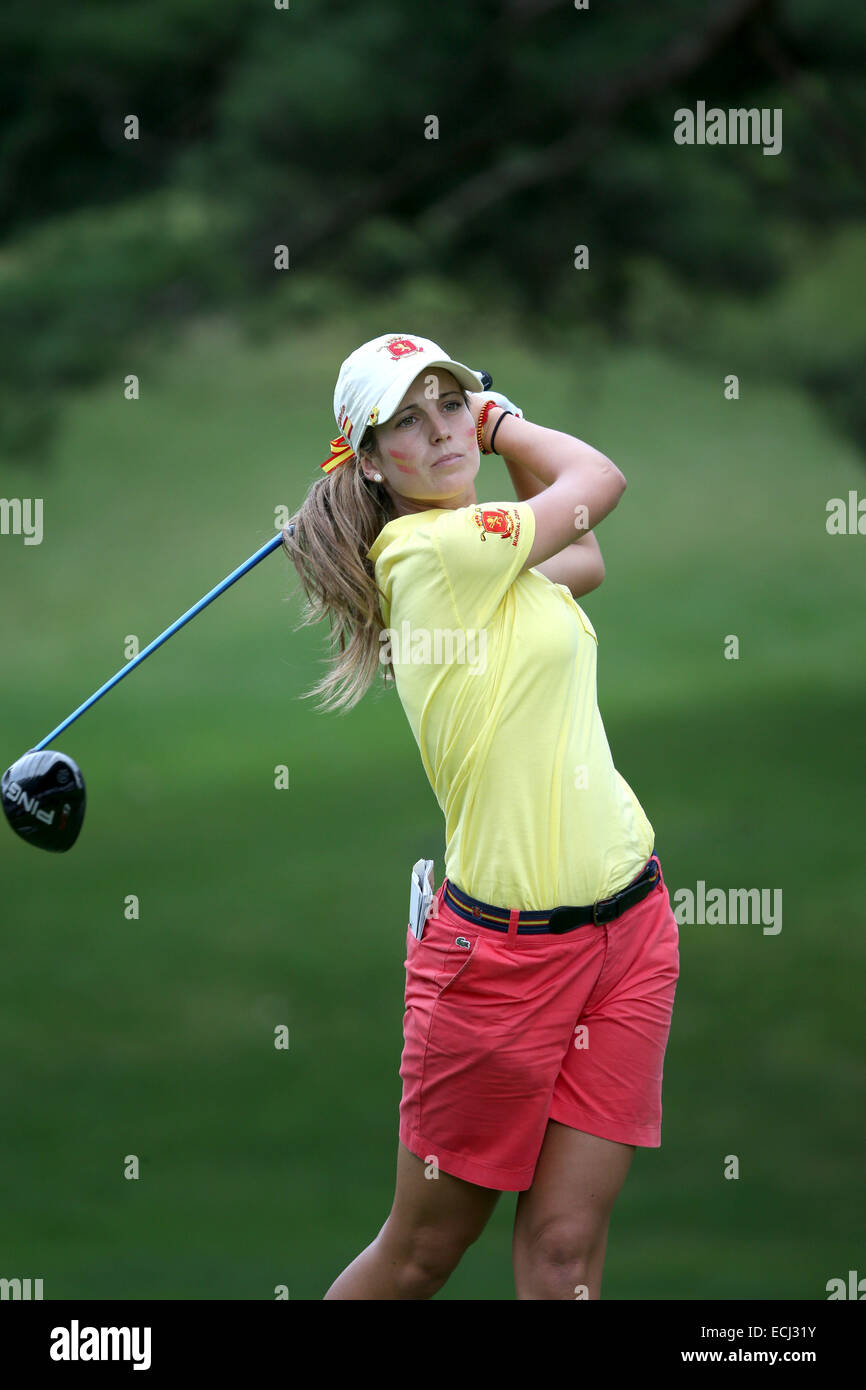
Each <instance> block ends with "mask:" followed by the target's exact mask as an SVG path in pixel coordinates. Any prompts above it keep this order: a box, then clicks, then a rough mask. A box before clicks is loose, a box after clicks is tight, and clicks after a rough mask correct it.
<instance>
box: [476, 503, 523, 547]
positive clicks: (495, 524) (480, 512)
mask: <svg viewBox="0 0 866 1390" xmlns="http://www.w3.org/2000/svg"><path fill="white" fill-rule="evenodd" d="M472 518H473V520H474V522H475V525H476V526H477V527H478V529H479V530H480V532H481V540H483V541H484V540H486V539H487V536H486V535H485V532H489V534H490V535H492V536H502V537H503V538H504V539H505V540H508V539H509V537H510V536H512V535H513V534H514V518H513V516H512V515H511V513H510V512H506V511H503V510H502V508H501V507H476V508H475V510H474V512H473V513H472ZM519 528H520V523H519V521H518V533H519ZM516 543H517V537H516V536H515V544H516Z"/></svg>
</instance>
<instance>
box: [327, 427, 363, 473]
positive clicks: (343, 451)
mask: <svg viewBox="0 0 866 1390" xmlns="http://www.w3.org/2000/svg"><path fill="white" fill-rule="evenodd" d="M354 457H355V452H354V450H353V448H352V446H351V444H349V443H347V441H346V440H345V439H344V438H343V436H342V435H341V434H338V435H337V438H336V439H332V440H331V452H330V454H329V455H328V457H327V458H326V459H325V462H324V463H323V464H322V468H323V469H324V471H325V472H326V473H330V472H331V470H332V469H334V468H339V466H340V464H341V463H348V462H349V459H353V458H354Z"/></svg>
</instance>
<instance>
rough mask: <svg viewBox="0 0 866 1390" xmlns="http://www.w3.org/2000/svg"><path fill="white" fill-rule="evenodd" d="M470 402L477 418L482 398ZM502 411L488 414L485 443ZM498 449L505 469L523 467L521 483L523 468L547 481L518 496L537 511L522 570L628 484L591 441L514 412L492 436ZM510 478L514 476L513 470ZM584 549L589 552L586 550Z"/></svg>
mask: <svg viewBox="0 0 866 1390" xmlns="http://www.w3.org/2000/svg"><path fill="white" fill-rule="evenodd" d="M470 402H471V408H472V411H473V415H474V417H475V419H476V420H477V419H478V415H479V412H480V410H481V406H482V405H483V402H484V397H483V395H481V394H479V395H477V396H476V395H472V396H471V397H470ZM501 415H502V407H500V406H495V407H494V409H493V410H491V411H490V412H489V413H488V415H487V419H486V421H485V425H484V438H485V443H486V442H487V441H488V440H489V439H490V435H491V433H492V431H493V428H494V426H495V425H496V423H497V421H498V420H499V418H500V416H501ZM496 450H497V453H501V455H502V456H503V457H504V458H505V460H506V463H507V464H508V465H509V471H511V465H517V467H519V468H520V469H521V473H520V474H519V475H518V476H519V479H520V482H521V483H522V484H526V481H527V480H526V477H525V472H528V473H530V474H532V475H533V476H534V477H535V478H536V479H539V480H540V481H541V483H544V484H547V486H546V487H543V488H541V489H540V490H539V491H537V492H533V493H532V494H531V495H530V496H529V497H527V498H524V499H520V500H525V501H528V502H529V503H530V505H531V506H532V510H533V512H534V514H535V537H534V539H533V543H532V548H531V549H530V552H529V555H528V556H527V559H526V564H525V565H524V568H525V569H528V568H533V567H540V566H541V564H543V563H544V562H545V561H547V560H550V559H551V558H552V557H553V556H558V555H559V553H560V551H563V550H565V549H566V547H569V549H570V548H571V547H572V545H573V543H574V542H575V541H576V540H577V539H579V538H580V537H581V536H583V535H585V534H586V533H588V532H589V531H591V529H592V528H593V527H594V526H597V525H598V523H599V522H600V521H603V520H604V518H605V517H606V516H607V515H608V514H609V513H610V512H612V511H613V509H614V507H615V506H616V505H617V503H618V502H619V499H620V497H621V496H622V494H623V492H624V491H625V489H626V479H625V477H624V475H623V474H622V473H621V472H620V470H619V469H618V468H617V466H616V464H615V463H612V462H611V460H610V459H609V458H607V457H606V456H605V455H604V454H602V453H600V452H599V450H598V449H594V448H593V447H592V445H590V444H586V443H584V442H583V440H581V439H577V438H575V436H574V435H570V434H564V433H563V432H562V431H560V430H552V429H547V428H546V427H545V426H544V425H534V424H531V423H530V422H529V421H528V420H521V419H519V418H518V417H517V416H514V415H506V416H505V417H504V418H503V419H502V423H501V425H500V426H499V430H498V432H497V435H496ZM512 478H513V479H514V478H515V474H514V473H512ZM575 553H576V552H575ZM586 553H587V554H589V553H591V552H590V551H589V549H587V551H586ZM582 557H583V552H581V558H582ZM557 582H562V583H565V582H567V581H566V580H562V581H557ZM598 582H599V583H600V582H601V580H600V579H599V581H598ZM592 587H595V585H592ZM584 592H586V590H584Z"/></svg>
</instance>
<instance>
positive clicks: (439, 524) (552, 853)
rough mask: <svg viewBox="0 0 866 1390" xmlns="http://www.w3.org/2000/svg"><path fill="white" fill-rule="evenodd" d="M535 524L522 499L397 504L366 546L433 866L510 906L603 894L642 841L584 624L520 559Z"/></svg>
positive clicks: (634, 866)
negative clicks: (426, 799)
mask: <svg viewBox="0 0 866 1390" xmlns="http://www.w3.org/2000/svg"><path fill="white" fill-rule="evenodd" d="M534 535H535V514H534V513H533V511H532V508H531V507H530V505H529V503H528V502H514V501H511V502H485V503H479V504H477V505H473V506H468V507H459V508H457V509H453V508H434V509H432V510H430V511H425V512H417V513H415V514H414V515H412V516H403V517H397V518H396V519H395V520H394V521H391V522H389V523H388V524H387V525H386V526H385V527H383V529H382V530H381V531H380V532H379V535H378V536H377V537H376V540H375V541H374V542H373V545H372V546H371V547H370V549H369V551H368V552H367V554H368V557H369V559H370V560H371V561H373V562H374V565H375V573H376V582H377V584H378V585H379V587H380V588H381V589H382V591H383V592H384V594H385V601H384V603H383V604H382V616H383V617H384V620H385V624H386V628H387V633H385V634H383V640H382V648H381V650H382V654H383V655H384V654H385V651H386V650H387V652H388V653H390V655H391V659H392V660H393V662H394V674H395V678H396V685H397V693H398V695H399V697H400V701H401V703H402V705H403V708H404V710H405V712H406V717H407V719H408V720H409V724H410V726H411V729H412V733H413V734H414V736H415V740H416V742H417V744H418V747H419V749H420V752H421V760H422V762H423V764H424V770H425V772H426V773H427V777H428V778H429V781H430V785H431V787H432V788H433V791H434V793H435V796H436V799H437V801H438V803H439V805H440V807H441V808H442V811H443V812H444V815H445V873H446V874H447V876H448V878H449V879H451V880H453V882H454V883H455V884H456V885H457V886H458V888H462V889H463V890H464V892H466V893H469V894H470V895H471V896H472V897H474V898H480V899H481V900H482V901H484V902H488V903H492V904H494V905H496V906H501V907H516V908H521V909H532V908H534V909H540V908H552V907H559V906H562V905H564V904H572V905H584V904H588V903H593V902H598V901H599V899H601V898H605V897H609V896H610V895H611V894H613V893H615V892H617V891H618V890H619V889H620V888H623V887H624V886H625V884H627V883H628V882H629V881H630V880H631V879H632V878H634V876H635V875H636V874H637V873H638V872H639V871H640V870H641V869H642V868H643V866H644V864H645V863H646V861H647V859H648V858H649V856H650V854H651V853H652V850H653V845H654V842H655V835H654V831H653V828H652V826H651V824H650V822H649V821H648V820H647V817H646V815H645V814H644V811H643V808H642V806H641V804H640V802H639V801H638V799H637V797H636V796H635V794H634V792H633V791H632V789H631V787H630V786H629V785H628V783H627V782H626V781H625V780H624V778H623V777H621V776H620V774H619V773H618V772H617V770H616V768H615V767H614V765H613V759H612V757H611V752H610V748H609V747H608V742H607V736H606V735H605V731H604V725H603V724H602V720H601V715H600V713H599V709H598V701H597V694H596V656H597V648H598V639H597V637H596V634H595V629H594V628H593V626H592V623H591V622H590V620H589V618H588V617H587V616H586V614H585V613H584V611H583V609H582V608H581V606H580V604H579V603H576V602H575V600H574V598H573V597H572V595H571V593H570V592H569V590H568V589H567V588H566V586H565V585H564V584H554V583H553V582H552V581H551V580H550V579H548V578H547V577H546V575H543V574H541V573H540V571H539V570H537V569H535V568H533V569H529V570H522V566H523V563H524V561H525V560H526V557H527V555H528V554H529V551H530V550H531V548H532V542H533V538H534ZM436 881H437V884H438V883H439V882H441V877H440V875H439V871H438V870H437V879H436Z"/></svg>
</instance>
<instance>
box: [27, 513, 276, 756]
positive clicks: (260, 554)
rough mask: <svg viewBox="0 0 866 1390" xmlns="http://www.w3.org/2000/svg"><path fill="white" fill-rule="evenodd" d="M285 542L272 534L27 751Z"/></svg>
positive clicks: (74, 716)
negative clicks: (269, 538) (252, 553)
mask: <svg viewBox="0 0 866 1390" xmlns="http://www.w3.org/2000/svg"><path fill="white" fill-rule="evenodd" d="M282 542H283V536H282V532H278V533H277V535H275V536H273V537H272V538H271V540H269V541H268V542H267V543H266V544H265V545H263V546H262V547H261V549H260V550H257V551H256V553H255V555H251V556H250V558H249V559H248V560H245V561H244V563H243V564H242V565H238V568H237V569H236V570H233V571H232V573H231V574H229V575H227V576H226V578H225V579H223V580H222V582H221V583H220V584H217V586H216V588H214V589H211V591H210V593H209V594H205V596H204V598H200V599H199V601H198V603H197V604H195V605H194V606H193V607H192V608H190V609H189V610H188V612H186V613H184V615H183V617H181V618H178V620H177V622H174V623H172V625H171V627H167V628H166V630H165V632H163V633H161V634H160V636H159V637H155V638H154V640H153V641H152V642H151V643H150V645H149V646H147V647H145V649H144V651H143V652H139V653H138V656H136V657H133V659H132V661H130V662H128V663H127V665H126V666H124V667H123V668H122V669H121V670H120V671H118V672H117V674H116V675H114V676H112V677H111V680H109V681H106V682H105V685H101V686H100V687H99V689H98V690H97V691H96V693H95V694H93V695H91V697H90V699H89V700H85V702H84V704H83V705H79V706H78V709H77V710H75V712H74V714H70V716H69V718H68V719H64V721H63V723H62V724H58V725H57V728H56V729H52V730H51V733H50V734H48V735H47V736H46V737H45V738H44V739H43V740H42V742H41V743H37V744H35V745H34V747H33V748H31V749H29V750H28V751H29V752H31V753H38V752H41V750H42V749H43V748H47V747H48V744H49V743H50V742H51V740H52V739H54V738H56V737H57V735H58V734H62V733H63V730H64V729H68V728H69V725H70V724H71V723H72V722H73V721H74V720H75V719H77V718H78V717H79V715H82V714H83V713H84V711H85V710H87V709H90V706H91V705H95V704H96V701H97V700H100V699H101V698H102V696H103V695H105V694H106V693H107V692H108V691H109V690H110V689H111V687H112V686H113V685H117V682H118V681H120V680H123V677H124V676H128V675H129V673H130V671H131V670H133V668H134V667H136V666H138V665H139V664H140V663H141V662H142V661H144V658H145V657H146V656H150V654H151V652H155V651H156V649H157V647H161V646H162V644H163V642H167V641H168V639H169V637H171V636H172V634H173V633H175V632H177V631H178V629H179V628H182V627H183V625H184V623H188V622H190V620H191V619H192V618H194V617H195V615H196V613H200V612H201V610H202V609H203V608H206V607H207V605H208V604H209V603H213V601H214V599H215V598H219V596H220V594H222V593H225V591H226V589H228V588H229V586H230V585H232V584H234V583H236V582H237V580H238V579H240V578H242V576H243V575H245V574H246V573H247V571H248V570H251V569H252V567H253V565H257V564H258V563H259V561H260V560H263V559H264V558H265V556H266V555H270V553H271V551H272V550H276V548H277V546H278V545H282Z"/></svg>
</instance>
